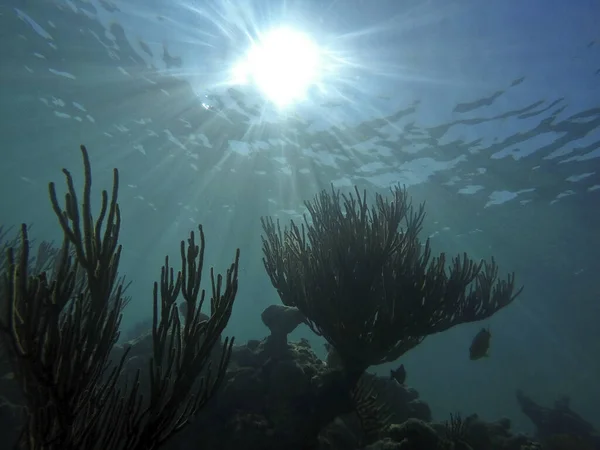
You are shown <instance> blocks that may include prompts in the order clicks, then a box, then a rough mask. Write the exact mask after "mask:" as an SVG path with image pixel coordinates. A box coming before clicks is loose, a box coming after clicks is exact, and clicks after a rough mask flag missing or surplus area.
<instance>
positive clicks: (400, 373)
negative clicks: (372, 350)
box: [390, 364, 406, 384]
mask: <svg viewBox="0 0 600 450" xmlns="http://www.w3.org/2000/svg"><path fill="white" fill-rule="evenodd" d="M390 378H392V380H396V382H397V383H398V384H404V382H405V381H406V369H405V368H404V364H400V367H398V368H397V369H396V370H390Z"/></svg>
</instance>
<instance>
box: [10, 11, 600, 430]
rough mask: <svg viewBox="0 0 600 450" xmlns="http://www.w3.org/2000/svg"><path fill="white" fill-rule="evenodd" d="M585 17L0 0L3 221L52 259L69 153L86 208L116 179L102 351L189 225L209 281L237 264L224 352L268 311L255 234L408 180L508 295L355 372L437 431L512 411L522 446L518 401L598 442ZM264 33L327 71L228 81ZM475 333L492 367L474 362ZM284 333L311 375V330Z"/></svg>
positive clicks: (253, 332)
mask: <svg viewBox="0 0 600 450" xmlns="http://www.w3.org/2000/svg"><path fill="white" fill-rule="evenodd" d="M599 22H600V3H598V2H595V1H586V0H572V1H569V2H566V1H562V2H561V1H547V0H546V1H543V0H530V1H527V2H523V1H516V0H505V1H502V2H499V1H490V2H477V1H474V0H457V1H450V2H449V1H441V0H430V1H427V2H418V1H402V2H400V1H390V0H373V1H362V0H347V1H302V2H300V1H274V0H261V1H245V2H228V1H191V0H177V1H169V2H167V1H163V0H151V1H141V0H128V1H111V0H38V1H24V0H0V36H1V39H0V133H1V136H2V147H1V155H0V224H1V225H3V226H5V230H6V227H11V226H13V227H16V228H13V231H14V232H15V233H16V231H18V227H19V226H20V224H21V223H27V224H31V225H32V227H31V230H30V234H31V236H33V237H34V238H35V239H36V240H37V241H42V240H48V241H54V242H56V243H59V242H60V241H61V240H62V230H61V228H60V226H59V225H58V223H57V219H56V215H55V214H54V212H53V211H52V208H51V205H50V203H49V201H48V189H47V184H48V182H50V181H54V182H56V183H57V190H58V192H59V198H62V196H63V193H64V187H63V184H62V183H63V182H62V177H63V175H62V173H61V170H62V168H68V169H69V170H70V171H71V173H72V174H73V177H74V180H75V183H76V185H77V186H81V184H82V180H83V176H82V174H83V172H82V171H81V169H80V168H81V152H80V151H79V150H78V148H79V145H80V144H85V145H86V147H87V149H88V152H89V157H90V161H91V167H92V172H93V177H94V178H93V180H94V184H93V196H92V199H93V205H94V206H93V207H94V210H96V209H97V208H99V200H98V199H99V197H98V195H99V192H100V190H101V189H110V186H111V182H112V169H113V168H114V167H116V168H118V169H119V176H120V190H119V201H120V207H121V213H122V225H121V232H120V236H119V240H120V243H121V244H122V245H123V251H122V255H121V262H120V267H119V272H120V273H122V274H125V275H126V276H127V279H128V280H130V281H131V285H130V286H129V288H128V290H127V294H128V295H129V296H130V297H131V300H130V302H129V304H128V305H127V307H126V309H125V310H124V318H123V322H122V327H121V329H122V334H121V341H124V340H128V339H131V338H133V337H135V336H136V334H135V333H137V332H139V331H140V329H144V327H146V326H151V319H152V283H153V282H154V281H156V280H158V279H159V277H160V266H161V264H163V263H164V256H165V255H170V256H171V257H172V258H173V261H178V258H179V257H178V254H179V251H178V249H179V242H180V241H181V240H182V239H186V237H187V236H189V232H190V230H194V229H196V227H197V225H198V224H200V223H201V224H202V225H203V227H204V232H205V234H206V243H207V244H206V254H205V261H206V262H205V265H206V267H207V268H208V267H212V266H214V267H215V268H216V270H217V271H218V272H221V273H224V272H225V271H226V269H227V268H228V265H229V264H231V261H232V258H233V255H234V254H235V251H236V249H237V248H239V249H240V254H241V256H240V263H239V289H238V293H237V297H236V301H235V305H234V307H233V312H232V315H231V318H230V320H229V323H228V326H227V328H226V332H225V334H226V335H228V336H231V335H233V336H235V338H236V343H240V344H241V343H244V342H246V341H248V340H260V339H263V338H264V337H265V336H266V335H267V334H268V329H267V328H266V327H265V325H264V324H263V321H261V313H262V312H263V310H265V308H266V307H268V306H269V305H271V304H280V303H281V301H280V299H279V296H278V293H277V291H276V290H275V289H274V288H273V286H272V283H271V280H270V279H269V277H268V276H267V274H266V273H265V267H264V265H263V262H262V258H263V249H262V246H263V243H262V241H261V235H262V234H264V232H263V229H262V227H261V221H260V218H261V217H267V216H270V217H273V218H275V219H279V220H280V221H281V223H282V224H288V223H289V221H290V220H294V221H296V222H298V221H301V220H302V215H303V214H305V213H306V212H307V210H306V207H305V205H304V203H303V202H304V201H307V200H311V199H313V197H314V196H315V195H317V194H318V193H319V192H320V191H321V190H323V189H325V190H328V191H329V190H330V189H331V186H333V187H334V188H336V189H340V190H341V192H343V193H350V192H353V188H354V186H357V187H358V188H359V189H360V190H361V191H362V189H366V190H367V193H368V198H369V199H373V198H374V194H375V193H380V194H382V195H384V196H388V197H389V196H391V193H390V188H392V187H394V186H396V185H402V186H406V188H407V190H408V193H409V195H410V196H412V198H413V202H414V203H415V204H418V203H420V202H425V208H426V217H425V219H424V222H423V230H422V232H421V234H420V237H421V238H422V239H423V240H425V239H426V238H429V239H430V243H431V247H432V250H433V253H434V254H438V253H439V252H447V253H448V254H449V255H452V256H453V255H457V254H462V252H467V253H468V255H469V256H470V257H472V258H474V259H475V260H479V259H481V258H486V259H489V258H490V257H492V256H493V257H494V258H495V261H496V262H497V263H498V265H499V267H500V276H502V277H504V276H505V275H506V273H509V272H513V271H514V273H515V275H516V284H517V286H521V285H523V286H524V290H523V292H522V294H520V296H519V297H518V298H517V299H516V300H515V301H514V302H513V303H512V304H510V305H509V306H507V307H506V308H504V309H502V310H501V311H500V312H498V314H495V315H494V316H493V317H490V318H487V319H485V320H483V321H480V322H473V323H465V324H461V325H458V326H456V327H453V328H451V329H449V330H447V331H444V332H443V333H438V334H433V335H431V336H429V337H427V339H425V340H424V341H423V342H422V343H420V344H419V345H418V346H417V347H416V348H414V349H412V350H410V351H409V352H407V353H406V354H405V355H403V356H402V357H401V358H400V360H398V361H397V362H393V363H387V364H382V365H378V366H372V367H371V368H370V369H369V371H370V372H372V373H376V374H379V375H382V376H386V377H387V376H389V373H390V370H395V369H396V368H397V367H398V366H399V364H400V363H401V364H403V366H404V368H405V369H406V373H407V379H406V384H407V385H409V386H410V387H412V388H414V389H416V390H417V391H418V392H419V395H420V398H421V399H422V400H423V401H425V402H426V403H427V404H428V405H429V407H430V408H431V411H432V414H433V418H434V419H435V420H438V421H443V420H445V419H446V418H448V417H449V416H450V414H455V413H456V412H460V413H462V414H463V415H469V414H472V413H477V414H478V415H479V417H480V418H482V419H484V420H487V421H495V420H498V419H500V418H501V417H508V418H510V419H511V422H512V429H513V430H514V431H515V432H524V433H530V434H531V433H533V432H534V428H533V425H532V423H531V422H530V420H529V419H528V418H527V417H526V416H525V415H524V414H523V413H522V411H521V408H520V407H519V403H518V402H517V400H516V397H515V392H516V391H518V390H521V391H523V392H525V393H527V395H528V396H530V397H531V398H533V399H535V401H536V402H538V403H541V404H545V405H552V404H553V403H554V401H555V400H557V399H562V398H568V399H570V408H572V410H574V411H576V412H577V413H578V414H580V415H581V416H583V417H584V418H585V419H586V420H587V421H588V422H590V423H591V424H593V425H594V426H595V427H596V428H598V427H600V408H599V406H598V405H599V403H600V383H598V380H599V379H600V327H599V323H600V283H599V282H598V273H600V258H599V256H598V255H599V252H600V27H598V23H599ZM281 24H284V25H286V26H292V27H294V28H296V29H298V30H301V31H302V32H304V33H306V34H307V35H308V36H310V37H311V39H313V40H314V42H316V43H317V45H319V46H321V48H323V49H326V55H327V57H328V58H329V61H330V63H331V64H330V66H328V71H325V72H323V73H322V74H321V75H320V78H319V80H318V82H315V83H314V84H313V85H311V86H309V87H308V88H307V90H306V92H305V93H304V95H303V96H302V98H299V99H294V100H293V101H290V102H289V104H286V105H284V106H282V105H277V104H276V102H273V101H272V99H269V98H267V97H266V96H265V95H264V92H262V91H261V90H260V89H259V88H257V87H256V86H255V85H254V84H253V83H240V82H238V80H236V79H233V78H232V77H231V70H232V67H234V65H235V64H236V63H237V62H238V61H239V60H240V58H243V57H244V54H245V52H247V50H248V48H249V47H250V46H251V44H252V42H258V41H259V38H260V36H261V34H264V33H266V31H268V30H269V29H270V28H273V27H277V26H280V25H281ZM324 52H325V50H324ZM284 76H285V74H284ZM273 82H274V81H273ZM57 245H58V244H57ZM176 267H177V266H176ZM207 268H205V271H206V270H207ZM207 273H208V272H207ZM204 287H205V288H207V289H209V290H210V285H209V277H208V275H206V276H205V280H204ZM205 312H206V311H205ZM140 323H141V324H142V325H140ZM144 324H145V325H144ZM140 327H141V328H140ZM482 328H486V329H489V331H490V333H491V342H490V347H489V351H488V357H486V358H481V359H477V360H471V359H470V358H469V346H470V345H471V343H472V340H473V338H474V336H475V335H476V334H477V333H478V332H479V331H480V330H481V329H482ZM300 338H305V339H308V341H309V342H310V344H311V346H312V349H313V351H314V352H315V353H316V354H317V355H318V356H319V357H321V358H325V355H326V349H325V346H324V345H323V344H324V340H323V339H322V338H320V337H318V336H316V335H315V334H314V333H313V332H312V331H311V330H310V329H309V328H308V327H307V326H306V325H301V326H300V327H298V328H297V329H296V330H295V331H294V332H293V333H292V334H291V336H290V341H297V340H299V339H300ZM217 395H218V394H217Z"/></svg>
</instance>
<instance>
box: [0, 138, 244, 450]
mask: <svg viewBox="0 0 600 450" xmlns="http://www.w3.org/2000/svg"><path fill="white" fill-rule="evenodd" d="M81 152H82V155H83V162H84V169H85V172H84V175H85V184H84V189H83V199H82V210H81V211H80V209H79V205H78V198H77V194H76V190H75V186H74V182H73V179H72V177H71V175H70V173H69V172H68V171H67V170H64V174H65V177H66V181H67V187H68V191H67V194H66V195H65V207H64V209H63V208H61V206H60V204H59V201H58V199H57V196H56V191H55V186H54V184H53V183H51V184H50V187H49V191H50V199H51V202H52V206H53V209H54V212H55V213H56V215H57V217H58V219H59V222H60V225H61V227H62V229H63V232H64V240H63V244H62V247H61V249H60V251H59V252H58V254H57V255H56V256H55V259H54V261H55V264H54V267H53V268H52V270H42V271H39V272H36V271H31V270H30V267H29V261H30V256H29V253H30V246H31V245H30V241H29V236H28V230H27V227H26V226H25V225H23V226H22V228H21V239H20V246H19V248H18V249H15V248H13V247H10V248H9V249H8V251H7V259H6V266H5V270H4V274H3V280H2V284H1V286H0V287H1V288H2V291H1V293H0V295H1V297H0V302H1V303H2V305H3V308H2V314H1V317H0V335H1V337H2V339H3V342H4V346H5V348H6V349H7V351H8V353H9V357H10V360H11V363H12V365H13V370H14V372H15V375H16V378H17V380H18V381H19V383H20V385H21V388H22V391H23V394H24V396H25V400H26V407H27V421H26V426H25V429H24V430H23V433H22V436H21V439H20V443H19V444H20V447H21V448H26V449H44V450H46V449H48V450H50V449H60V450H68V449H73V450H75V449H77V450H83V449H106V448H110V449H139V450H142V449H144V450H147V449H155V448H158V447H159V446H160V445H161V444H162V443H164V442H165V441H166V440H167V439H169V438H170V437H171V436H172V435H173V434H174V433H176V432H177V431H179V430H180V429H181V428H183V427H184V426H185V425H186V424H187V423H188V421H189V419H190V418H191V417H192V416H193V415H194V414H195V413H196V412H197V411H198V410H199V409H200V408H202V406H204V405H205V404H206V402H207V401H208V400H209V399H210V398H211V396H212V395H213V394H214V393H215V391H216V389H217V388H218V386H219V385H220V383H221V382H222V380H223V376H224V373H225V370H226V367H227V364H228V361H229V358H230V355H231V348H232V345H233V339H231V340H229V339H226V340H225V342H224V346H223V347H224V349H223V353H222V356H221V359H220V363H219V365H218V367H217V368H216V371H215V372H216V375H215V376H214V377H211V376H210V372H211V371H210V370H209V371H208V374H207V378H206V379H204V380H202V382H199V379H198V378H199V375H200V374H201V373H204V372H206V371H205V370H204V369H206V367H207V365H209V357H210V353H211V350H212V348H213V347H214V345H215V343H217V341H218V340H219V339H220V335H221V333H222V331H223V329H224V328H225V326H226V324H227V322H228V320H229V317H230V315H231V309H232V306H233V302H234V299H235V296H236V293H237V283H238V281H237V275H238V261H239V251H238V252H237V254H236V257H235V260H234V262H233V263H232V264H231V266H230V268H229V270H228V271H227V275H226V277H225V280H223V278H222V276H221V275H217V276H215V274H214V273H213V272H212V270H211V284H212V298H211V300H210V303H211V316H210V318H209V319H208V320H205V319H204V317H203V316H202V315H201V314H200V310H201V308H202V305H203V302H204V299H205V292H204V290H202V291H201V290H200V284H201V278H202V269H203V261H204V234H203V232H202V228H201V227H200V228H199V237H200V245H197V244H196V241H195V235H194V233H191V236H190V239H189V240H188V244H187V246H186V245H185V243H184V242H182V243H181V262H182V268H181V271H180V272H179V273H178V274H177V275H175V274H174V271H173V269H172V268H171V267H170V266H169V262H168V260H167V261H166V263H165V266H164V267H163V268H162V272H161V282H160V284H158V283H155V285H154V321H153V326H152V335H153V344H154V349H153V358H152V360H151V361H150V392H149V393H147V395H145V396H142V394H141V393H140V392H138V389H139V382H138V380H139V376H140V374H139V373H138V374H137V377H136V379H135V380H134V383H133V384H132V385H131V386H130V387H129V388H127V387H125V388H121V387H120V386H121V385H120V384H118V381H119V378H120V374H121V371H122V368H123V364H124V362H125V361H126V358H127V352H125V353H124V355H123V356H122V358H121V360H120V361H119V362H118V363H117V364H116V365H113V366H112V367H111V365H110V361H109V360H110V352H111V349H112V348H113V346H114V344H115V342H116V341H117V339H118V335H119V331H118V330H119V326H120V323H121V313H122V309H123V307H124V305H125V303H126V298H125V297H124V296H123V289H124V287H125V286H124V285H123V279H122V278H119V277H118V272H117V270H118V266H119V258H120V254H121V246H120V245H119V244H118V238H119V231H120V224H121V216H120V210H119V205H118V203H117V194H118V188H119V183H118V181H119V178H118V171H117V170H116V169H115V171H114V181H113V189H112V193H111V195H110V198H109V194H108V193H107V192H106V191H103V192H102V202H101V208H100V213H99V215H98V217H97V219H96V220H95V221H94V219H93V215H92V210H91V185H92V176H91V167H90V162H89V158H88V154H87V150H86V149H85V147H83V146H82V147H81ZM78 280H81V281H78ZM180 293H181V294H182V296H183V298H184V300H185V305H186V306H185V307H186V309H187V315H186V320H185V323H184V324H181V323H180V319H179V313H178V309H177V303H176V300H177V298H178V296H179V294H180Z"/></svg>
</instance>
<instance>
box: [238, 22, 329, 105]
mask: <svg viewBox="0 0 600 450" xmlns="http://www.w3.org/2000/svg"><path fill="white" fill-rule="evenodd" d="M320 59H321V55H320V50H319V47H318V46H317V45H316V44H315V43H314V42H313V41H312V40H311V39H310V38H309V37H308V36H307V35H306V34H304V33H301V32H299V31H296V30H293V29H291V28H285V27H282V28H277V29H274V30H272V31H270V32H268V33H266V34H265V35H264V36H262V38H261V39H260V40H259V41H258V42H255V43H254V44H253V45H252V47H251V48H250V50H249V51H248V53H247V55H246V57H245V58H244V60H243V61H242V62H241V63H239V64H238V65H236V67H235V68H234V78H235V79H236V80H237V81H238V82H240V81H242V82H251V83H254V84H255V85H256V86H257V87H258V88H259V89H260V91H261V92H262V93H263V95H264V96H265V97H266V98H268V99H269V100H270V101H272V102H273V103H274V104H275V105H277V106H279V107H285V106H288V105H290V104H292V103H294V102H297V101H299V100H302V99H303V98H304V97H305V96H306V93H307V91H308V89H309V88H310V86H312V85H314V84H316V83H317V81H318V79H319V69H320V67H319V66H320V62H321V61H320Z"/></svg>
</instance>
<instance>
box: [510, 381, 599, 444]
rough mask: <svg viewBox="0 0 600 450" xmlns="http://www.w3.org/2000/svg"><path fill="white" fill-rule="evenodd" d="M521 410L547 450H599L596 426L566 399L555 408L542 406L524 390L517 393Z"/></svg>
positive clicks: (560, 401)
mask: <svg viewBox="0 0 600 450" xmlns="http://www.w3.org/2000/svg"><path fill="white" fill-rule="evenodd" d="M516 395H517V401H518V402H519V406H520V407H521V411H523V414H525V415H526V416H527V417H529V419H530V420H531V421H532V422H533V424H534V425H535V429H536V433H535V434H536V438H537V439H539V440H540V441H541V442H544V443H545V444H546V446H547V448H548V449H553V450H554V449H555V450H562V449H565V450H569V449H572V450H575V449H577V450H600V434H599V433H598V431H597V430H596V429H595V428H594V426H593V425H592V424H591V423H589V422H588V421H586V420H585V419H584V418H583V417H581V416H580V415H579V414H577V413H576V412H575V411H573V410H572V409H571V407H570V401H569V399H568V398H566V397H564V398H562V399H560V400H557V401H556V402H554V405H553V407H552V408H549V407H546V406H541V405H539V404H537V403H536V402H535V401H533V400H532V399H531V398H529V397H528V396H527V395H526V394H525V393H524V392H523V391H520V390H519V391H517V394H516Z"/></svg>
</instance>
